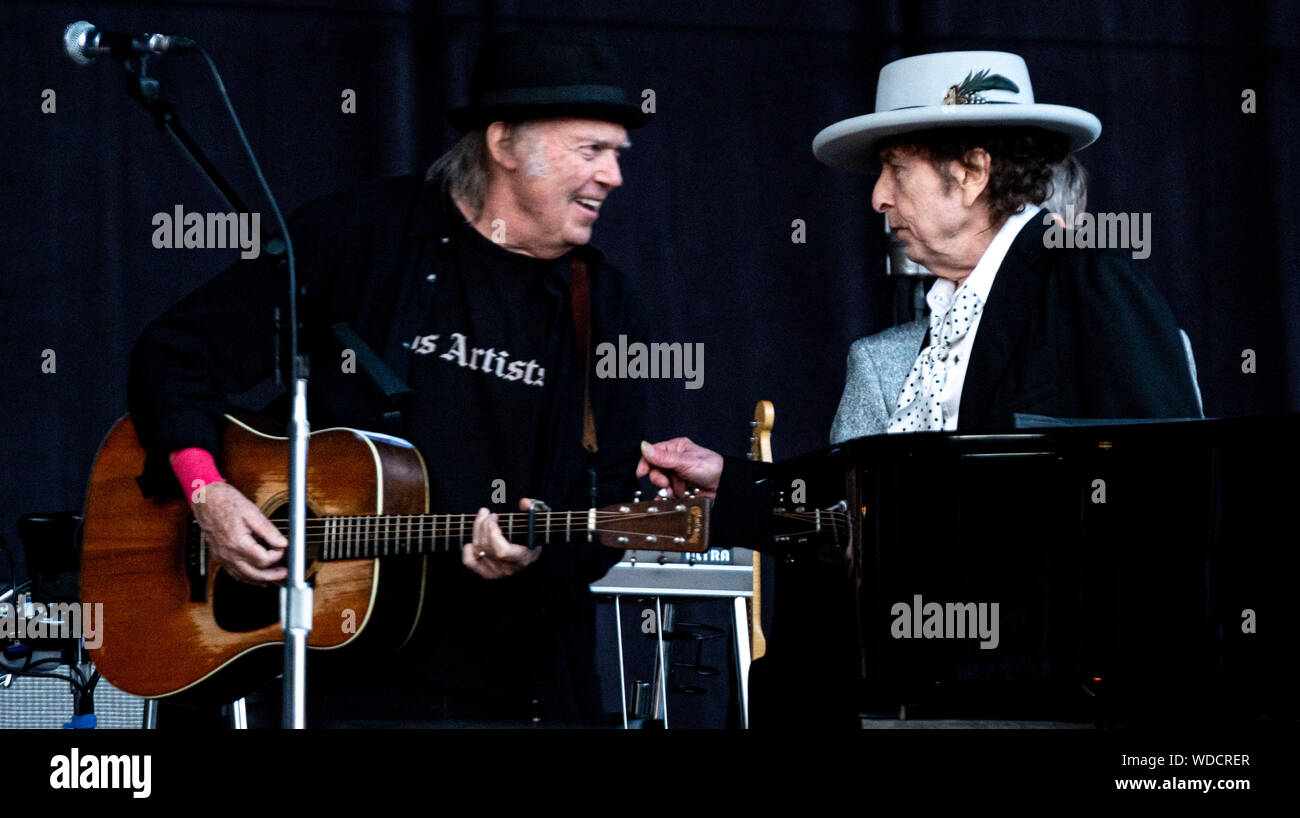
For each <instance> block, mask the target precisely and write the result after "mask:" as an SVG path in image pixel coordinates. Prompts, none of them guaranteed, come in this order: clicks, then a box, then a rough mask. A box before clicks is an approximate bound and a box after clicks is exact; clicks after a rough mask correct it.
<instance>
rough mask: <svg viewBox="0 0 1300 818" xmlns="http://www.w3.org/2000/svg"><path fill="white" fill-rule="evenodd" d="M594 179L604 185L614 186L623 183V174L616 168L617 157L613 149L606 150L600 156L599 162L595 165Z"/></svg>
mask: <svg viewBox="0 0 1300 818" xmlns="http://www.w3.org/2000/svg"><path fill="white" fill-rule="evenodd" d="M595 179H596V181H597V182H599V183H600V184H602V185H605V186H606V187H610V188H615V187H619V186H620V185H622V184H623V174H622V173H621V172H620V171H619V168H618V157H617V156H615V155H614V152H613V151H608V152H606V153H605V155H604V156H603V157H602V158H601V160H600V164H599V165H598V166H597V167H596V176H595Z"/></svg>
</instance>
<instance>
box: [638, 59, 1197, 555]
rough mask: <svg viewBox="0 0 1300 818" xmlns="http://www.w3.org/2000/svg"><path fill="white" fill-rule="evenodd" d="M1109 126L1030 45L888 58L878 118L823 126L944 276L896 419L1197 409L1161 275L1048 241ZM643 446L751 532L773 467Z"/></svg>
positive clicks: (915, 422)
mask: <svg viewBox="0 0 1300 818" xmlns="http://www.w3.org/2000/svg"><path fill="white" fill-rule="evenodd" d="M1100 133H1101V122H1100V121H1099V120H1098V119H1097V117H1095V116H1093V115H1092V114H1090V113H1088V112H1086V111H1082V110H1080V109H1078V108H1072V107H1068V106H1062V105H1047V104H1041V103H1036V102H1035V101H1034V95H1033V88H1032V86H1031V84H1030V81H1029V71H1028V68H1027V67H1026V66H1025V62H1024V60H1023V59H1021V58H1020V57H1019V56H1016V55H1014V54H1007V53H1003V52H995V51H970V52H947V53H939V54H924V55H920V56H916V57H908V58H905V59H901V60H897V61H895V62H892V63H889V64H888V65H886V66H885V67H884V68H883V69H882V70H881V72H880V81H879V85H878V87H877V91H876V110H875V112H874V113H871V114H866V115H863V116H857V117H853V118H851V119H846V120H843V121H841V122H836V123H834V124H833V125H830V126H829V127H827V128H825V129H823V130H822V131H821V132H820V133H819V134H817V136H816V138H815V139H814V140H813V153H814V155H815V156H816V157H817V158H818V159H820V160H821V161H822V162H825V163H826V164H828V165H830V166H832V167H836V168H840V169H843V170H848V171H850V172H856V173H868V172H877V171H878V172H879V178H878V180H877V182H876V185H875V188H874V191H873V194H872V206H873V207H874V208H875V209H876V210H877V211H878V212H880V213H883V214H885V215H886V217H887V218H888V220H889V224H890V227H891V228H893V229H894V230H895V231H896V233H897V234H898V236H899V238H900V239H901V240H902V241H903V243H904V245H905V251H906V253H907V255H908V257H909V258H911V259H913V260H914V261H916V262H918V263H920V264H923V265H924V266H925V267H927V268H929V270H930V271H931V272H933V273H934V274H935V275H937V276H938V277H939V279H938V281H936V282H935V284H934V286H933V287H932V289H931V290H930V292H929V294H928V296H927V300H928V302H929V304H930V308H931V315H930V324H929V328H928V331H927V332H926V333H925V336H924V338H923V339H922V341H921V345H920V349H916V348H913V349H912V350H911V351H906V350H903V351H901V352H899V353H897V354H901V355H906V356H908V357H910V358H912V366H911V368H910V370H909V371H908V374H907V377H906V379H905V381H904V383H903V387H902V392H901V394H899V395H898V401H897V403H896V405H895V406H894V407H893V410H892V413H891V416H890V417H889V420H888V427H887V428H888V431H891V432H909V431H926V430H962V431H975V430H993V429H1009V428H1012V427H1013V423H1014V415H1016V414H1019V413H1024V414H1038V415H1049V416H1052V417H1058V418H1110V419H1138V418H1187V417H1198V416H1199V415H1200V411H1199V407H1198V404H1197V399H1196V392H1195V388H1194V386H1193V383H1192V379H1191V376H1190V373H1189V371H1188V367H1187V363H1186V357H1185V352H1184V348H1183V344H1182V340H1181V337H1180V335H1179V330H1178V325H1177V322H1176V321H1175V320H1174V317H1173V314H1172V312H1171V310H1170V309H1169V306H1168V305H1167V304H1166V303H1165V301H1164V299H1163V298H1162V297H1161V296H1160V294H1159V293H1158V292H1157V291H1156V289H1155V287H1154V286H1153V285H1152V284H1151V283H1150V281H1148V280H1147V278H1146V277H1145V276H1143V275H1141V274H1140V273H1138V272H1137V271H1135V270H1133V269H1132V267H1131V266H1130V264H1129V262H1128V259H1127V258H1126V257H1125V256H1124V255H1123V254H1122V253H1119V252H1114V251H1102V250H1094V249H1078V248H1071V249H1064V248H1056V247H1049V246H1048V243H1046V242H1045V241H1044V238H1043V237H1044V233H1045V232H1046V230H1047V228H1048V226H1049V225H1051V224H1052V221H1051V217H1050V214H1048V213H1046V212H1045V211H1040V209H1039V208H1038V207H1037V206H1036V204H1034V203H1036V202H1041V201H1043V200H1044V199H1045V198H1047V194H1048V188H1049V183H1050V180H1051V178H1052V173H1053V170H1054V167H1055V166H1056V165H1057V164H1058V163H1059V162H1060V161H1061V160H1062V159H1064V158H1065V156H1066V155H1067V154H1068V153H1069V152H1070V151H1073V150H1079V149H1080V148H1083V147H1085V146H1087V145H1088V144H1090V143H1092V142H1093V141H1095V140H1096V138H1097V137H1098V136H1099V135H1100ZM642 455H643V456H642V460H641V463H640V464H639V465H638V469H637V471H638V474H649V475H650V478H651V481H652V482H654V483H655V484H656V485H659V486H661V487H668V488H670V489H671V490H674V491H677V490H680V489H682V488H684V487H692V488H699V489H701V491H702V492H703V493H705V494H711V493H713V494H715V496H717V497H718V503H717V506H716V508H715V517H714V523H715V528H719V529H721V528H722V527H725V526H728V525H729V522H728V521H731V520H735V522H736V523H737V524H738V525H740V528H741V529H743V530H745V531H747V532H748V530H749V529H750V528H751V527H752V523H750V522H749V521H748V520H746V519H745V518H749V517H751V515H750V514H749V510H752V508H753V505H752V503H753V502H754V501H755V500H758V499H760V498H755V497H753V496H752V495H754V494H755V493H757V492H755V490H754V480H753V479H752V478H753V477H754V476H755V472H756V471H758V470H761V465H755V464H749V463H746V462H744V461H738V460H737V461H732V460H727V462H726V469H727V471H726V474H727V479H726V480H722V479H721V478H722V474H723V458H722V457H720V456H719V455H717V454H716V453H715V452H712V451H710V450H708V449H705V448H703V447H700V446H698V445H697V444H695V443H693V442H691V441H690V440H689V439H686V438H677V439H674V440H669V441H665V442H662V443H659V444H655V445H654V446H651V445H650V444H644V445H643V446H642ZM733 475H734V476H733ZM720 484H721V487H722V491H721V493H720V494H717V492H718V489H719V485H720ZM731 496H734V497H735V501H734V503H729V502H727V501H728V499H729V498H730V497H731ZM729 505H731V506H732V508H730V509H729V508H728V506H729ZM745 507H748V508H747V509H746V508H745ZM733 512H735V514H734V516H733Z"/></svg>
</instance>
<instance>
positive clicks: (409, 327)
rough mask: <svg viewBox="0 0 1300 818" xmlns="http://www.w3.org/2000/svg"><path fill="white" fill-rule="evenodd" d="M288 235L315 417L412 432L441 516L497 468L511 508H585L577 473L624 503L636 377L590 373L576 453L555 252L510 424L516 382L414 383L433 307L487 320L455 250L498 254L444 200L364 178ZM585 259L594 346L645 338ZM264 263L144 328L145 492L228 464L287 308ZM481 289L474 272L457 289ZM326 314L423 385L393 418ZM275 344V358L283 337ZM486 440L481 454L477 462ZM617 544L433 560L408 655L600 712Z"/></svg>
mask: <svg viewBox="0 0 1300 818" xmlns="http://www.w3.org/2000/svg"><path fill="white" fill-rule="evenodd" d="M290 230H291V233H292V236H293V239H294V246H295V251H296V254H297V266H298V275H299V278H300V281H301V282H302V283H303V284H304V286H305V287H307V288H308V291H309V293H310V301H309V303H308V304H307V305H306V306H305V307H302V308H300V309H301V310H302V318H303V323H304V330H303V336H302V337H303V341H302V343H303V346H304V351H305V352H307V353H308V354H309V355H310V356H311V359H312V371H311V376H312V378H311V385H310V389H309V402H310V406H309V412H310V416H311V423H312V427H313V428H315V429H323V428H326V427H328V426H334V425H346V426H351V427H355V428H364V429H374V430H378V431H386V432H391V433H395V434H399V435H401V436H403V437H407V438H408V439H410V440H412V441H413V442H414V443H416V445H417V447H418V448H420V449H421V452H422V454H423V455H424V456H425V460H426V462H427V463H428V464H429V469H430V472H431V481H432V484H431V492H430V493H431V497H430V501H431V506H432V510H433V511H436V512H472V511H473V510H474V509H475V508H477V507H478V506H480V505H485V506H489V507H493V504H492V503H490V502H488V500H489V484H490V482H491V478H492V477H493V476H496V475H505V474H512V475H515V478H514V479H512V480H511V481H509V496H508V502H507V503H505V504H502V505H501V506H499V507H497V508H494V510H501V511H504V510H515V508H514V504H515V503H517V502H518V498H519V497H521V496H531V497H537V498H540V499H544V500H546V501H547V502H548V503H549V504H550V505H551V506H552V507H553V508H556V509H564V508H586V507H587V506H588V504H589V502H590V485H591V481H590V479H589V469H594V472H595V477H596V493H597V503H598V504H600V505H604V504H608V503H614V502H618V501H620V500H627V499H629V498H630V497H631V495H632V492H633V491H634V490H635V489H636V479H635V476H634V472H635V466H636V462H637V458H638V457H639V441H640V440H641V439H642V437H643V436H644V433H645V430H644V418H645V405H644V398H643V390H644V386H643V382H641V381H631V380H600V379H597V378H595V377H594V376H593V377H592V379H591V395H592V408H593V413H594V415H595V420H596V427H597V433H598V437H599V451H598V452H597V453H596V454H594V455H588V454H587V453H586V452H585V450H583V448H582V445H581V432H582V394H583V392H582V390H583V377H582V367H581V364H580V360H579V356H578V354H577V351H576V343H575V340H574V330H573V324H572V319H571V306H570V303H569V293H568V280H567V279H568V270H569V267H568V265H567V263H558V264H556V265H554V267H555V269H554V270H553V272H552V273H550V274H548V276H547V278H546V279H545V284H544V286H545V290H544V291H542V290H537V289H535V290H530V292H532V293H534V295H535V296H536V298H535V299H534V300H533V301H531V302H530V305H532V306H530V307H529V308H528V309H530V310H531V309H534V307H537V308H536V309H535V310H534V312H529V313H524V314H520V315H519V316H512V317H518V319H519V320H528V321H532V320H536V321H540V322H545V323H546V327H547V329H546V330H545V337H546V338H547V344H546V346H547V355H549V356H550V359H551V361H550V363H551V365H550V366H549V367H548V372H547V375H546V381H547V391H546V395H547V398H546V400H545V402H544V404H543V405H542V406H541V407H540V415H541V416H540V417H538V418H533V417H518V415H519V413H518V411H517V410H514V409H512V407H511V406H510V405H505V406H502V405H500V404H501V401H500V400H495V401H494V400H489V399H488V398H485V397H484V396H485V395H486V396H490V395H492V394H494V393H493V392H492V391H490V390H496V389H498V387H499V388H501V389H508V388H514V386H515V385H514V384H509V385H506V384H505V381H503V380H499V379H498V378H494V377H493V376H492V375H490V374H482V373H476V374H475V375H474V376H473V377H478V378H479V379H480V380H481V381H482V383H483V384H484V386H483V388H482V389H468V390H465V391H463V392H458V393H457V394H449V395H430V394H421V392H420V389H419V384H420V383H421V382H422V381H421V372H420V371H419V370H418V367H419V366H420V365H425V366H428V365H429V361H431V360H432V357H433V356H427V357H425V358H423V359H418V360H417V356H416V354H415V353H414V351H413V350H412V349H410V348H408V347H409V346H410V344H411V341H412V340H413V339H415V338H416V337H417V336H419V335H420V334H421V333H424V332H428V331H429V320H430V318H429V317H430V316H431V315H434V314H435V313H437V310H438V308H439V307H442V308H443V310H442V315H441V319H446V318H447V316H446V315H445V313H446V309H445V307H446V304H447V303H449V302H450V303H454V304H456V305H462V304H463V305H464V307H465V309H464V310H463V311H464V312H466V313H467V314H465V315H463V316H456V315H453V316H452V319H453V320H452V324H451V325H452V326H460V325H461V324H460V323H458V322H459V321H461V320H463V321H464V322H466V323H468V324H474V323H475V322H476V321H477V322H478V324H477V325H478V326H481V327H486V328H488V329H491V328H492V327H493V326H494V325H493V323H492V322H493V321H494V320H495V316H483V315H472V314H469V313H470V312H473V307H474V305H475V303H476V299H478V298H479V296H478V295H476V294H475V293H474V292H469V293H468V294H467V293H466V292H465V291H464V290H465V289H466V288H465V282H464V281H463V280H462V279H463V278H464V276H463V275H462V272H463V271H462V270H461V268H462V267H465V266H466V265H465V264H464V263H463V262H462V261H458V259H464V258H465V256H464V255H462V254H464V253H481V254H490V253H493V252H496V253H502V252H504V251H502V250H501V249H500V248H497V247H495V246H491V245H490V243H488V242H487V241H486V240H485V239H483V238H482V237H481V236H478V235H477V234H474V233H472V228H471V227H468V226H466V225H465V224H464V220H463V219H462V218H460V216H459V213H458V211H456V210H455V207H454V205H451V203H450V200H449V199H448V198H447V197H446V196H445V195H443V194H441V193H440V192H439V191H437V190H434V189H431V188H430V187H428V186H427V185H425V184H424V183H423V182H422V180H421V179H419V178H418V177H414V176H411V177H403V178H398V179H391V180H385V181H381V182H376V183H372V184H369V185H366V186H364V187H361V188H358V189H355V190H350V191H346V192H343V193H339V194H334V195H331V196H327V197H324V198H322V199H319V200H316V201H314V202H311V203H309V204H308V205H306V206H304V207H303V208H301V209H300V210H299V211H298V212H297V213H295V215H294V217H293V218H292V219H291V221H290ZM466 231H470V232H466ZM476 242H479V243H481V245H476V244H475V243H476ZM578 252H581V253H582V255H583V257H584V259H586V261H587V263H588V268H589V271H590V280H591V313H592V337H591V342H590V343H591V347H592V349H593V350H594V349H595V347H596V345H598V344H599V343H601V342H602V341H604V340H610V341H614V342H616V341H617V338H618V336H619V335H620V334H626V335H628V336H629V337H634V338H635V337H644V335H645V324H644V320H643V317H642V316H643V311H642V310H641V309H640V306H639V302H638V301H637V300H636V298H635V297H634V296H633V294H632V293H631V292H630V288H629V284H628V282H627V280H626V279H625V277H624V276H623V275H622V274H620V273H619V272H618V271H617V270H615V269H614V268H612V267H611V266H610V265H608V264H607V263H605V261H604V259H603V255H602V254H601V253H600V252H599V251H598V250H596V249H595V248H592V247H585V248H580V250H579V251H578ZM273 266H274V265H273V263H272V262H271V261H270V260H269V259H268V257H267V256H265V255H264V256H263V257H262V258H260V259H258V260H256V261H253V262H240V263H237V264H235V265H234V266H232V267H231V268H229V269H228V270H226V271H225V272H223V273H221V274H220V275H218V276H217V277H216V278H214V279H213V280H212V281H210V282H208V283H207V284H205V285H203V286H202V287H200V288H199V289H198V290H196V291H195V292H194V293H192V294H191V295H189V296H187V297H186V298H185V299H183V300H182V301H181V302H180V303H178V304H177V305H176V306H174V307H172V308H171V309H169V310H168V311H167V312H166V313H164V314H163V315H162V316H160V317H159V318H158V319H157V320H155V321H154V322H153V323H151V324H150V325H149V326H148V328H147V329H146V330H145V332H144V334H143V336H142V337H141V339H140V341H139V343H138V344H137V346H136V349H135V352H134V354H133V357H132V366H131V375H130V383H129V390H128V392H129V404H130V411H131V414H132V416H133V419H134V421H135V424H136V428H137V430H138V433H139V435H140V439H141V443H142V444H143V445H144V447H145V448H146V450H147V451H148V452H149V460H148V463H147V465H146V471H145V474H144V475H142V477H141V484H142V486H143V487H144V489H145V490H146V493H149V494H154V495H156V494H167V493H173V492H175V491H177V490H178V488H179V487H178V486H177V485H176V480H175V478H174V476H173V475H172V473H171V470H170V467H169V466H168V465H167V454H168V453H170V452H172V451H174V450H177V449H181V448H185V447H189V446H199V447H202V448H205V449H208V450H209V451H211V452H213V454H214V455H216V456H217V458H218V462H220V458H221V450H220V434H221V431H222V429H223V426H224V420H223V415H224V414H225V413H226V412H227V411H228V409H229V408H230V406H229V396H230V395H235V394H239V393H242V392H245V391H247V390H249V389H251V388H252V387H254V386H255V385H257V384H258V383H260V382H263V381H265V380H266V379H267V378H269V377H271V376H272V375H273V373H274V367H275V360H274V352H273V350H274V349H275V342H274V337H275V330H274V325H273V321H272V310H273V309H274V308H275V307H277V306H278V307H280V308H281V310H282V315H284V316H287V309H286V308H285V304H286V295H285V291H286V289H287V287H286V284H285V281H286V280H285V278H284V276H283V273H282V272H280V271H277V270H275V269H272V268H273ZM452 288H455V289H452ZM474 289H475V285H474V284H473V282H470V284H469V290H474ZM440 293H441V297H442V301H441V302H440V301H439V298H440ZM453 295H455V296H456V298H452V296H453ZM457 299H459V300H457ZM537 299H540V300H537ZM539 304H540V307H538V306H537V305H539ZM457 309H460V307H459V306H458V307H457ZM534 313H535V314H534ZM441 319H440V320H441ZM337 322H346V323H348V324H349V325H350V326H352V327H353V328H355V330H356V331H357V333H358V334H359V335H360V336H361V337H362V338H363V339H364V340H365V341H366V342H367V343H368V344H369V345H370V346H371V347H372V348H373V349H374V350H375V351H376V353H378V354H379V355H380V356H381V357H382V358H383V359H384V360H385V361H386V362H387V363H388V364H389V365H390V366H391V367H392V368H393V369H394V370H395V371H396V373H397V374H398V375H399V376H400V377H402V378H405V379H407V380H408V382H411V383H413V385H414V386H416V388H417V391H416V394H415V395H413V396H412V400H411V401H410V402H409V403H408V406H407V409H406V411H405V412H404V415H403V419H402V422H401V424H400V426H398V427H393V426H391V425H386V424H385V422H384V418H383V414H384V411H385V409H386V408H387V407H386V406H385V405H384V403H383V402H382V400H381V399H380V394H379V393H378V392H377V391H376V390H374V389H372V388H371V387H370V386H369V385H368V384H367V383H366V382H365V380H364V379H363V378H361V377H359V376H358V375H356V374H351V373H347V372H344V371H343V368H342V367H340V366H339V360H340V354H341V346H340V344H339V343H338V342H337V341H336V340H335V339H334V337H333V336H332V334H331V331H330V327H331V326H332V325H333V324H335V323H337ZM485 331H486V330H485ZM443 343H446V339H444V340H443ZM404 344H406V346H404ZM280 346H281V350H282V352H283V350H284V348H285V346H286V345H285V344H281V345H280ZM440 351H441V350H440ZM513 351H514V352H516V353H518V352H520V350H513ZM538 357H540V355H539V356H538ZM593 357H594V356H593ZM434 365H442V364H441V363H435V364H434ZM447 366H450V364H448V365H447ZM453 374H455V375H456V376H457V377H459V374H458V373H453ZM413 375H414V380H412V376H413ZM465 377H466V378H469V377H470V376H468V375H467V376H465ZM475 383H477V381H475ZM515 394H518V393H515ZM528 394H529V396H531V395H532V394H533V393H531V392H530V393H528ZM512 412H513V413H514V417H512ZM470 421H473V422H470ZM533 422H536V423H539V424H541V429H540V431H539V434H538V437H539V440H540V441H541V443H540V445H539V446H538V447H537V448H536V450H534V451H525V452H513V451H504V450H503V449H504V448H505V447H502V446H498V445H495V444H496V442H497V441H496V440H495V438H496V437H497V436H496V435H494V434H492V431H493V429H497V430H502V427H503V426H504V425H506V424H508V423H533ZM494 424H495V425H494ZM476 428H478V429H482V430H486V434H484V435H483V437H484V438H485V439H484V440H482V441H478V440H475V439H473V435H474V429H476ZM480 450H481V451H482V452H483V454H482V463H481V464H479V463H476V462H475V458H476V457H477V454H476V453H477V452H478V451H480ZM447 463H452V464H458V465H463V464H466V463H469V464H473V465H474V466H476V467H477V468H476V471H477V473H475V474H472V475H469V474H466V475H460V474H447V473H446V469H445V468H444V469H443V470H442V471H441V472H439V471H438V470H439V467H440V465H445V464H447ZM507 507H508V508H507ZM620 553H621V552H619V551H616V550H614V549H611V548H602V547H600V546H598V545H597V546H592V545H588V544H586V543H581V544H575V545H573V546H572V547H552V548H549V549H547V550H546V551H544V552H543V555H542V557H541V559H539V560H538V562H537V563H536V564H534V565H532V566H530V567H529V568H528V569H525V570H524V571H522V572H520V574H519V575H516V576H515V577H510V578H508V579H506V580H497V581H491V582H489V581H487V580H482V579H480V578H479V577H477V576H476V575H474V574H472V573H471V572H470V571H468V570H467V569H465V568H464V567H463V566H461V565H460V562H459V555H452V558H449V559H447V560H444V561H443V562H442V563H435V562H431V564H430V574H431V576H430V579H429V582H430V587H429V592H428V594H426V599H427V600H428V605H427V607H426V613H425V616H424V617H423V619H424V621H425V622H426V623H427V624H423V625H422V626H421V628H420V632H419V633H418V634H417V640H416V641H417V644H418V645H420V646H422V647H417V650H422V651H423V652H424V655H423V656H421V657H418V658H417V659H416V660H414V661H415V662H416V664H418V665H419V668H418V673H419V674H421V675H422V677H428V678H431V679H433V680H435V681H438V682H441V683H443V684H447V685H452V686H459V687H466V688H471V687H472V688H475V689H478V690H487V691H500V693H501V695H502V696H510V697H515V698H518V697H520V696H533V697H534V698H537V697H540V698H541V699H542V710H543V711H544V712H545V713H546V714H547V715H550V716H551V717H552V718H553V719H557V720H563V721H573V720H578V719H590V718H594V717H595V716H596V715H597V712H596V711H595V710H594V709H593V708H596V707H597V705H598V697H597V693H596V691H597V687H596V678H595V670H594V660H593V655H592V654H593V648H594V640H595V626H594V599H593V598H592V596H591V594H590V593H589V592H588V591H587V588H586V586H587V583H589V582H590V581H592V580H594V579H596V578H598V577H600V576H602V575H603V574H604V572H605V571H606V570H607V569H608V568H609V566H610V565H612V564H613V563H614V562H616V561H617V559H618V558H619V556H620ZM452 622H454V623H456V624H455V626H452V625H451V624H450V623H452ZM407 652H408V653H409V652H410V650H409V649H408V651H407Z"/></svg>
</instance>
